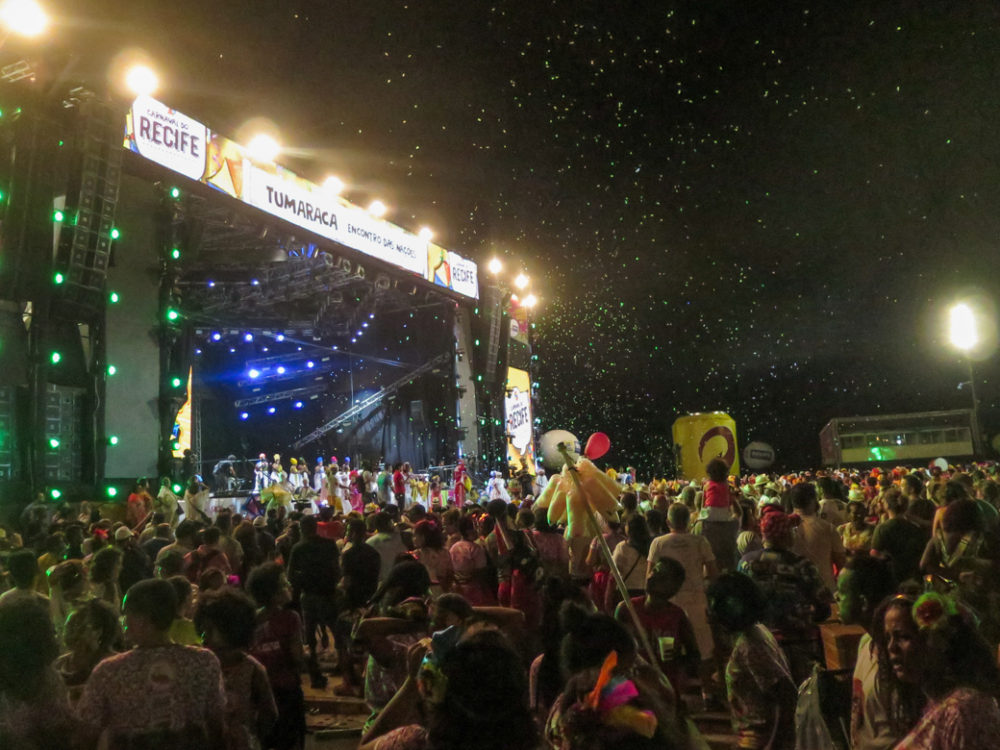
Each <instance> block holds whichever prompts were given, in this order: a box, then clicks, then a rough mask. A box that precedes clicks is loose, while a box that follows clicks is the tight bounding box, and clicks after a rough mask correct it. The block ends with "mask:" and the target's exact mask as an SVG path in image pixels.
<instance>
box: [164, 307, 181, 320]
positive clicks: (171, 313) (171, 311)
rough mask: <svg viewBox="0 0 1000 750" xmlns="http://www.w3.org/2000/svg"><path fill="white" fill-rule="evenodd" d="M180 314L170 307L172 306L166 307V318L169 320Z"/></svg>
mask: <svg viewBox="0 0 1000 750" xmlns="http://www.w3.org/2000/svg"><path fill="white" fill-rule="evenodd" d="M180 316H181V314H180V313H179V312H177V310H175V309H174V308H172V307H168V308H167V320H169V321H175V320H177V319H178V318H179V317H180Z"/></svg>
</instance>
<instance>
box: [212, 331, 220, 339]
mask: <svg viewBox="0 0 1000 750" xmlns="http://www.w3.org/2000/svg"><path fill="white" fill-rule="evenodd" d="M212 341H222V334H221V333H219V332H218V331H216V332H215V333H213V334H212Z"/></svg>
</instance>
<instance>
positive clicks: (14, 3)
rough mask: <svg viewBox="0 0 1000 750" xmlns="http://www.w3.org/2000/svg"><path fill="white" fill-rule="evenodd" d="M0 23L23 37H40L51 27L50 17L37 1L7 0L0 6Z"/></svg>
mask: <svg viewBox="0 0 1000 750" xmlns="http://www.w3.org/2000/svg"><path fill="white" fill-rule="evenodd" d="M0 23H2V24H3V25H4V26H6V27H7V29H8V30H9V31H13V32H14V33H15V34H20V35H21V36H38V35H39V34H41V33H42V32H43V31H45V28H46V27H47V26H48V25H49V17H48V16H47V15H46V14H45V11H44V10H42V6H41V5H39V4H38V3H36V2H35V0H6V1H5V2H4V3H3V5H0Z"/></svg>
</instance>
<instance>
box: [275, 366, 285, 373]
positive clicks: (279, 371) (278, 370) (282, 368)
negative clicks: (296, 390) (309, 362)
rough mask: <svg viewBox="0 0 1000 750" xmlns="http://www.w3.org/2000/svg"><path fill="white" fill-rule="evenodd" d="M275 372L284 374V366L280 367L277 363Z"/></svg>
mask: <svg viewBox="0 0 1000 750" xmlns="http://www.w3.org/2000/svg"><path fill="white" fill-rule="evenodd" d="M276 372H277V373H278V374H279V375H284V374H285V368H284V367H282V366H281V365H278V368H277V370H276Z"/></svg>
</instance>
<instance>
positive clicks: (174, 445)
mask: <svg viewBox="0 0 1000 750" xmlns="http://www.w3.org/2000/svg"><path fill="white" fill-rule="evenodd" d="M170 448H171V450H175V451H179V450H180V449H181V444H180V441H177V440H175V441H174V442H172V443H171V444H170Z"/></svg>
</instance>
